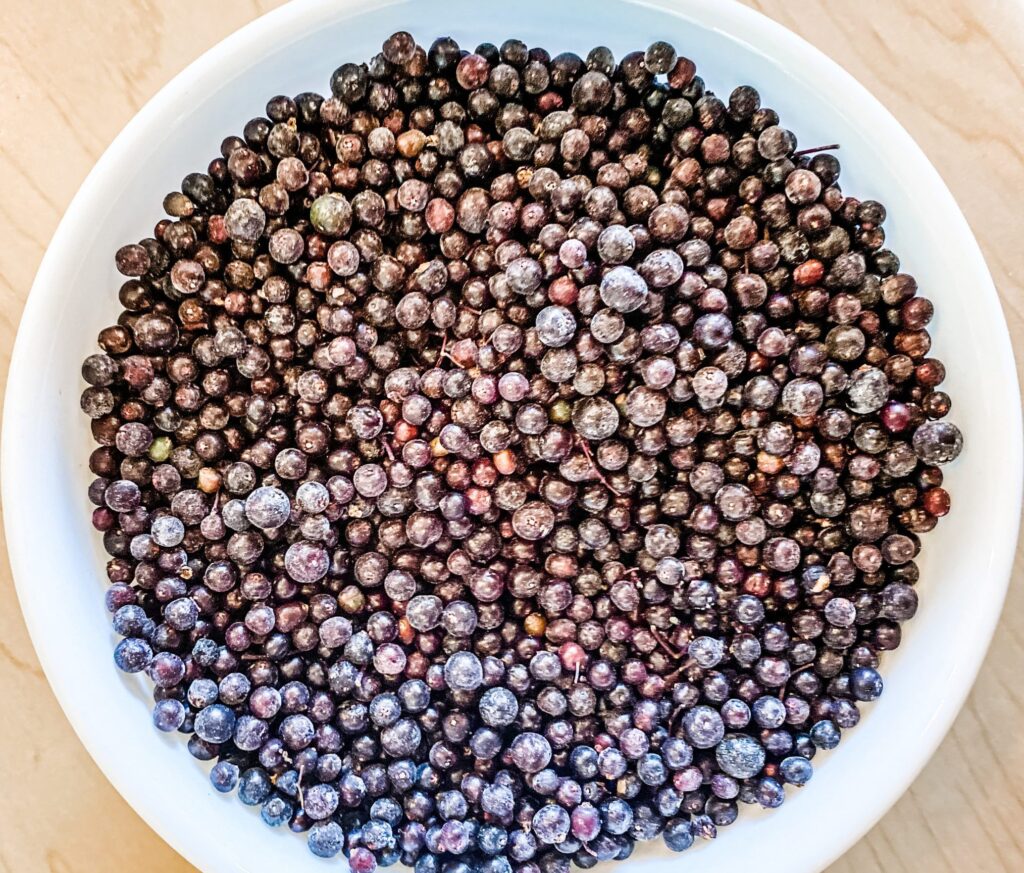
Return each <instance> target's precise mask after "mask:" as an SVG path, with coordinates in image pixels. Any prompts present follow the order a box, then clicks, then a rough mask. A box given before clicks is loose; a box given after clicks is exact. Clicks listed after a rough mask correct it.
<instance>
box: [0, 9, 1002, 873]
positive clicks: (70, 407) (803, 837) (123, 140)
mask: <svg viewBox="0 0 1024 873" xmlns="http://www.w3.org/2000/svg"><path fill="white" fill-rule="evenodd" d="M399 29H406V30H410V31H412V32H413V34H414V35H415V36H416V37H417V38H418V39H419V40H420V41H421V42H425V43H427V44H429V42H430V41H431V40H433V39H434V38H435V37H437V36H441V35H446V34H450V35H452V36H454V37H456V38H457V39H458V40H459V41H460V43H461V44H463V45H467V46H474V45H476V44H477V43H478V42H481V41H484V40H487V41H491V42H496V43H500V42H501V41H502V40H504V39H506V38H508V37H511V36H516V37H519V38H521V39H524V40H525V41H526V42H528V43H529V44H531V45H543V46H544V47H545V48H547V49H549V50H551V51H552V53H553V54H554V53H556V52H559V51H565V50H574V51H577V52H583V53H585V52H586V51H587V50H589V49H590V48H591V47H592V46H594V45H598V44H607V45H609V46H610V47H611V48H613V49H614V50H615V52H616V54H617V55H618V56H621V55H622V54H623V53H624V52H625V51H628V50H633V49H637V48H644V47H646V46H647V45H648V44H649V43H650V42H651V41H652V40H654V39H667V40H669V41H671V42H673V43H674V44H675V45H676V46H677V48H678V49H679V51H680V53H681V54H685V55H687V56H689V57H692V58H694V59H695V60H696V62H697V64H698V71H699V73H700V74H701V75H702V76H703V77H704V78H705V80H706V82H707V83H708V84H709V87H710V88H712V89H713V90H715V91H717V92H718V93H719V94H721V95H723V96H725V95H728V93H729V91H730V90H731V89H732V88H733V87H734V86H736V85H738V84H745V83H749V84H753V85H755V86H756V87H757V88H758V89H759V90H760V92H761V94H762V98H763V100H764V102H765V104H766V105H769V106H772V107H774V108H775V109H777V110H778V112H779V114H780V115H781V118H782V122H783V124H784V125H785V126H786V127H789V128H791V129H793V130H794V131H795V132H796V133H797V134H798V136H799V139H800V143H801V146H813V145H817V144H821V143H832V142H838V143H841V145H842V149H841V151H840V152H839V157H840V159H841V161H842V164H843V176H842V184H843V187H844V190H846V191H848V192H850V193H852V194H855V195H856V196H858V197H860V198H862V199H866V198H877V199H880V200H882V201H883V202H884V203H885V204H886V206H887V208H888V212H889V219H888V221H887V224H886V229H887V233H888V242H889V244H891V246H892V248H893V249H894V250H895V251H896V252H898V253H899V254H900V256H901V258H902V261H903V267H904V269H905V270H907V271H908V272H910V273H913V274H914V275H915V276H916V277H917V279H918V281H919V283H920V286H921V289H922V293H924V294H926V295H927V296H928V297H930V298H932V299H933V300H934V301H935V303H936V310H937V317H936V319H935V321H934V323H933V326H932V327H933V331H932V334H933V337H934V349H935V354H936V355H938V356H939V357H941V358H942V359H943V360H944V361H945V362H946V364H947V366H948V370H949V378H948V380H947V383H946V385H945V386H944V387H945V388H946V390H948V391H949V393H950V394H951V395H952V397H953V399H954V415H953V419H954V420H955V421H956V422H957V423H958V424H959V425H960V426H961V428H962V429H963V431H964V434H965V438H966V449H965V450H964V452H963V454H962V456H961V457H960V459H959V460H958V461H957V462H956V463H954V464H953V465H951V466H950V467H948V468H947V474H948V475H947V483H948V486H949V489H950V491H951V492H952V494H953V498H954V508H953V512H952V513H951V515H950V516H949V517H948V518H947V519H944V521H943V523H942V525H941V526H940V528H939V532H938V533H937V534H935V535H932V536H928V537H927V538H926V542H925V548H924V552H923V557H922V559H921V562H920V563H921V570H922V578H921V582H920V583H919V590H920V593H921V608H920V611H919V613H918V615H917V617H916V618H915V619H914V620H913V621H912V622H911V623H910V624H908V625H907V626H906V628H905V630H906V633H905V638H904V643H903V646H902V647H901V648H900V649H899V651H898V652H896V653H894V654H891V655H889V656H887V657H886V658H885V662H884V665H883V671H884V676H885V680H886V693H885V695H884V696H883V697H882V699H881V701H880V702H878V703H877V704H875V705H873V706H870V707H867V711H866V717H865V718H864V720H863V721H862V723H861V725H860V726H859V727H858V728H857V729H856V730H853V731H851V732H849V735H848V736H847V737H846V738H845V739H844V742H843V743H842V745H841V746H840V748H839V750H838V751H836V752H833V753H831V754H828V755H819V756H818V758H817V759H816V760H815V769H816V775H815V778H814V780H813V781H812V783H811V784H810V785H809V786H808V787H807V788H805V789H803V790H801V791H790V792H789V795H790V796H789V799H788V800H787V802H786V804H785V805H784V806H783V807H782V808H781V809H779V810H777V811H775V812H773V813H771V814H761V813H758V812H755V811H752V810H750V809H749V808H744V809H743V810H741V820H740V822H738V823H737V824H736V825H734V826H732V827H729V828H727V829H725V830H724V831H723V832H722V834H721V836H720V837H719V839H718V840H717V841H715V842H714V843H712V844H706V845H703V846H701V847H700V848H698V849H694V850H691V851H690V852H688V853H686V854H685V855H673V854H672V853H670V852H668V851H667V850H666V849H664V847H663V846H662V844H661V843H660V841H658V843H657V844H655V843H652V844H648V845H646V846H643V847H640V849H639V850H638V851H637V852H636V854H634V856H633V857H631V858H630V859H629V860H628V861H626V862H624V863H622V864H620V865H616V869H617V870H619V871H620V873H676V871H689V870H693V871H698V870H715V871H716V873H749V871H752V870H756V871H758V873H807V871H816V870H820V869H822V868H823V867H825V866H826V865H827V864H828V863H829V862H830V861H832V860H833V859H834V858H836V857H837V856H839V855H840V854H841V853H842V852H843V851H845V850H846V849H847V848H848V847H849V846H850V845H852V844H853V843H854V842H855V841H856V840H857V839H858V838H859V837H860V836H861V835H862V834H863V833H864V832H865V831H866V830H867V829H868V828H869V827H870V826H871V825H872V824H873V823H874V822H875V821H876V820H877V819H878V818H879V817H880V816H881V815H882V814H883V813H884V812H885V811H886V810H887V809H888V808H889V807H890V806H891V805H892V803H893V802H894V801H895V800H896V799H897V798H898V797H899V796H900V794H902V792H903V791H904V790H905V789H906V788H907V787H908V786H909V785H910V783H911V781H912V780H913V779H914V777H915V776H916V775H917V773H918V771H919V770H920V769H921V767H922V766H923V765H924V763H925V762H926V761H927V760H928V758H929V756H930V755H931V754H932V752H933V751H934V750H935V748H936V746H937V745H938V743H939V741H940V740H941V739H942V737H943V735H944V734H945V733H946V730H947V729H948V728H949V726H950V724H951V723H952V721H953V718H954V716H955V715H956V713H957V711H958V709H959V708H960V706H961V704H962V703H963V700H964V698H965V696H966V695H967V692H968V690H969V689H970V686H971V684H972V682H973V680H974V677H975V675H976V672H977V670H978V668H979V666H980V664H981V661H982V657H983V656H984V654H985V650H986V648H987V646H988V643H989V640H990V638H991V635H992V632H993V628H994V626H995V623H996V620H997V618H998V615H999V611H1000V608H1001V606H1002V602H1003V596H1004V593H1005V590H1006V585H1007V580H1008V576H1009V571H1010V565H1011V560H1012V556H1013V553H1014V548H1015V541H1016V533H1017V520H1018V516H1019V511H1020V494H1021V454H1022V453H1021V420H1020V411H1019V400H1018V397H1019V395H1018V388H1017V381H1016V376H1015V369H1014V364H1013V358H1012V353H1011V350H1010V343H1009V338H1008V335H1007V331H1006V326H1005V322H1004V320H1003V316H1002V313H1001V311H1000V308H999V304H998V301H997V297H996V293H995V289H994V288H993V285H992V280H991V278H990V276H989V273H988V271H987V269H986V267H985V264H984V262H983V260H982V257H981V254H980V252H979V250H978V246H977V244H976V242H975V240H974V238H973V237H972V235H971V232H970V230H969V228H968V226H967V223H966V222H965V220H964V218H963V216H962V215H961V213H960V211H959V209H958V208H957V206H956V204H955V203H954V201H953V198H952V197H951V196H950V194H949V191H948V190H947V189H946V187H945V185H944V184H943V183H942V181H941V179H940V178H939V176H938V174H937V173H936V172H935V170H934V169H933V167H932V166H931V164H929V162H928V161H927V159H926V158H925V157H924V155H923V154H922V153H921V151H920V149H918V147H917V146H916V145H915V144H914V143H913V141H912V140H911V139H910V137H909V136H908V135H907V133H906V132H905V131H904V130H903V129H902V128H901V127H900V125H899V124H898V123H897V122H896V121H895V120H894V119H893V118H892V116H890V115H889V114H888V113H887V112H886V110H885V109H883V107H882V106H881V105H880V104H879V103H878V102H877V101H876V100H875V99H874V98H873V97H872V96H871V95H870V94H868V93H867V91H865V90H864V89H863V88H862V87H861V86H860V85H858V84H857V83H856V82H855V81H854V80H853V79H852V78H851V77H850V76H849V75H848V74H847V73H845V72H844V71H843V70H842V69H841V68H839V67H838V66H837V65H836V64H835V63H833V62H832V61H830V60H829V59H828V58H826V57H825V56H824V55H822V54H821V53H820V52H818V51H817V50H815V49H814V48H812V47H811V46H809V45H808V44H807V43H805V42H803V41H802V40H801V39H799V38H798V37H796V36H794V35H793V34H792V33H790V32H788V31H786V30H785V29H783V28H782V27H780V26H779V25H777V24H775V23H773V22H771V21H770V20H768V19H767V18H764V17H762V16H761V15H759V14H757V13H755V12H753V11H751V10H749V9H747V8H745V7H743V6H740V5H739V4H737V3H734V2H729V0H717V2H714V3H710V2H706V0H671V2H669V0H647V2H631V0H599V2H595V0H560V2H550V0H546V2H541V0H517V2H514V3H513V2H506V3H501V4H498V3H482V2H479V0H450V2H442V0H415V2H413V0H394V2H385V0H296V2H293V3H289V4H288V5H286V6H284V7H282V8H280V9H278V10H277V11H275V12H273V13H271V14H269V15H267V16H265V17H263V18H261V19H259V20H257V21H255V22H253V23H252V24H251V25H249V26H247V27H245V28H244V29H242V30H241V31H239V32H238V33H236V34H234V35H233V36H231V37H229V38H228V39H226V40H224V41H223V42H222V43H221V44H219V45H218V46H217V47H216V48H214V49H212V50H211V51H210V52H208V53H207V54H205V55H204V56H203V57H201V58H200V59H199V60H197V61H196V62H195V63H193V64H192V65H191V66H189V67H188V68H187V69H186V70H185V71H184V72H183V73H181V74H180V75H179V76H178V77H177V78H175V79H174V80H173V81H172V82H171V83H170V84H168V85H167V86H166V87H165V88H164V89H163V90H162V91H161V92H160V93H159V94H158V95H157V96H156V97H154V98H153V99H152V100H151V101H150V102H149V103H148V104H147V105H146V106H145V108H144V109H143V110H142V111H141V112H140V113H139V114H138V115H137V116H136V117H135V118H134V119H133V120H132V121H131V123H130V124H129V125H128V126H127V127H126V128H125V129H124V131H123V132H122V133H121V134H120V135H119V136H118V137H117V139H116V140H115V141H114V142H113V144H112V145H111V146H110V148H109V149H108V150H107V151H106V153H105V154H104V155H103V157H102V158H101V159H100V161H99V162H98V163H97V165H96V167H95V169H94V170H93V171H92V173H91V174H90V175H89V177H88V179H87V180H86V181H85V183H84V184H83V186H82V188H81V190H80V191H79V193H78V195H77V196H76V197H75V199H74V201H73V202H72V204H71V206H70V208H69V209H68V211H67V214H66V215H65V217H64V219H63V221H62V222H61V224H60V227H59V229H58V231H57V233H56V235H55V236H54V238H53V241H52V243H51V245H50V247H49V249H48V251H47V253H46V255H45V257H44V259H43V263H42V266H41V267H40V269H39V273H38V276H37V278H36V281H35V285H34V287H33V289H32V293H31V296H30V298H29V301H28V304H27V307H26V310H25V314H24V317H23V320H22V324H21V328H20V331H19V334H18V340H17V346H16V349H15V355H14V360H13V363H12V367H11V374H10V384H9V388H8V393H7V400H6V407H5V416H4V431H3V468H2V472H3V498H4V515H5V521H6V527H7V541H8V546H9V549H10V556H11V562H12V565H13V569H14V573H15V578H16V581H17V588H18V593H19V597H20V599H21V603H22V608H23V610H24V613H25V618H26V620H27V622H28V626H29V630H30V631H31V634H32V638H33V641H34V643H35V646H36V650H37V652H38V654H39V657H40V660H41V662H42V664H43V667H44V669H45V671H46V674H47V677H48V678H49V680H50V683H51V685H52V686H53V689H54V691H55V693H56V694H57V697H58V699H59V700H60V703H61V705H62V706H63V708H64V710H65V712H66V713H67V716H68V718H69V719H70V720H71V722H72V724H73V725H74V727H75V729H76V731H77V732H78V734H79V736H80V737H81V739H82V741H83V742H84V743H85V745H86V747H87V748H88V750H89V751H90V753H91V754H92V756H93V757H94V758H95V760H96V762H97V763H98V764H99V766H100V767H101V768H102V769H103V771H104V772H105V773H106V775H107V776H108V777H109V779H110V780H111V782H113V784H114V785H115V786H116V788H117V789H118V790H119V791H120V792H121V794H122V795H124V797H125V798H126V799H127V800H128V802H129V803H131V804H132V806H134V807H135V809H137V810H138V811H139V813H140V814H141V815H142V816H143V817H144V818H145V819H146V821H148V822H149V824H150V825H152V826H153V827H154V828H155V829H156V830H157V831H158V832H159V833H160V834H161V835H162V836H163V837H164V838H165V839H166V840H167V841H168V842H169V843H170V844H171V845H172V846H174V848H176V849H177V850H178V851H179V852H181V854H182V855H184V856H185V857H186V858H188V860H189V861H191V862H192V863H193V864H195V865H196V866H197V867H199V868H200V869H201V870H203V871H206V873H242V871H246V873H256V871H272V870H283V869H287V870H290V871H295V873H300V871H313V870H320V869H324V870H326V869H328V865H329V864H330V863H332V862H321V861H319V860H318V859H316V858H314V857H313V856H312V855H310V854H309V853H308V852H307V851H306V849H305V847H304V846H303V845H302V840H301V838H298V837H295V836H294V835H291V834H289V833H287V831H284V832H281V831H271V830H270V829H268V828H266V827H264V826H263V825H262V823H261V822H260V821H259V820H258V816H257V815H256V814H255V813H254V811H253V810H250V809H247V808H246V807H243V806H242V805H241V804H240V803H238V802H237V800H235V799H234V798H228V797H223V796H220V795H218V794H216V793H215V792H214V791H213V790H212V789H211V788H210V786H209V782H208V780H207V778H206V767H204V766H200V765H198V764H197V763H196V762H195V761H194V760H193V759H192V758H191V757H190V756H189V755H188V753H187V752H186V751H185V748H184V742H183V738H182V737H181V736H171V737H167V736H163V735H160V734H158V733H157V732H156V731H155V730H154V729H153V728H152V727H151V726H150V717H149V703H148V701H147V698H148V694H147V692H146V689H145V687H144V684H143V682H142V681H140V680H138V679H135V678H130V677H124V676H122V675H121V674H119V673H118V672H117V671H116V670H115V669H114V668H113V665H112V663H111V650H112V648H113V644H114V642H115V638H114V635H113V633H112V631H111V629H110V623H109V617H108V616H107V614H106V612H105V609H104V606H103V597H102V592H103V589H104V584H105V580H104V574H103V563H104V555H103V553H102V549H101V545H100V538H99V536H97V535H96V534H95V533H94V531H93V530H92V529H91V526H90V523H89V516H90V509H91V507H90V505H89V502H88V500H87V498H86V493H85V491H86V485H87V483H88V481H89V479H90V475H89V472H88V470H87V467H86V459H87V457H88V454H89V451H90V450H91V448H92V445H91V440H90V435H89V428H88V426H87V422H86V420H85V419H84V417H83V416H82V414H81V413H80V411H79V406H78V397H79V393H80V392H81V390H82V387H83V383H82V381H81V378H80V375H79V367H80V364H81V361H82V360H83V358H85V356H86V355H88V354H90V353H91V352H93V351H94V350H95V337H96V334H97V332H98V330H99V329H100V328H101V327H103V326H104V325H106V324H109V323H111V322H112V321H113V319H114V318H115V317H116V316H117V313H118V309H119V307H118V304H117V293H116V292H117V288H118V285H119V278H118V276H117V274H116V273H115V271H114V267H113V257H112V256H113V252H114V251H115V250H116V249H117V248H118V247H119V246H121V245H122V244H124V243H125V242H129V241H133V240H136V239H139V238H140V237H143V236H146V235H148V234H149V233H151V232H152V226H153V224H154V223H155V221H156V220H157V219H158V218H160V217H161V214H160V202H161V200H162V198H163V196H164V194H166V193H167V192H168V191H172V190H175V189H176V188H177V187H178V185H179V184H180V180H181V178H182V177H183V176H184V175H185V174H186V173H188V172H190V171H193V170H197V169H204V168H205V167H206V165H207V163H208V161H209V159H210V158H211V157H212V156H214V155H215V154H217V149H218V146H219V144H220V141H221V139H222V137H224V136H225V135H226V134H228V133H233V132H238V131H240V130H241V128H242V126H243V124H244V123H245V121H246V120H247V119H249V118H250V117H252V116H254V115H261V114H263V107H264V104H265V102H266V100H267V98H268V97H270V96H272V95H275V94H280V93H286V94H297V93H299V92H301V91H304V90H317V91H320V92H323V91H325V90H327V88H328V80H329V77H330V74H331V72H332V71H333V70H334V69H335V68H336V67H337V66H339V65H340V64H341V63H343V62H345V61H360V60H365V59H367V58H369V57H370V56H372V54H374V53H375V52H376V51H378V50H379V48H380V44H381V41H382V40H383V39H384V38H385V37H387V36H388V35H389V34H390V33H392V32H393V31H395V30H399ZM333 863H335V864H336V863H338V862H337V861H335V862H333Z"/></svg>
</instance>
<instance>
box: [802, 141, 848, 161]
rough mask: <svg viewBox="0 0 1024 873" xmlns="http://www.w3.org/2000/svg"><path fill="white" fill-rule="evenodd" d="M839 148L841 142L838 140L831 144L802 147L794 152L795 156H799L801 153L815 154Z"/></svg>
mask: <svg viewBox="0 0 1024 873" xmlns="http://www.w3.org/2000/svg"><path fill="white" fill-rule="evenodd" d="M837 148H839V143H837V142H834V143H831V144H830V145H821V146H814V147H813V148H809V149H800V151H798V152H793V157H794V158H799V157H800V156H801V155H813V154H816V153H817V152H832V151H835V150H836V149H837Z"/></svg>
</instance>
